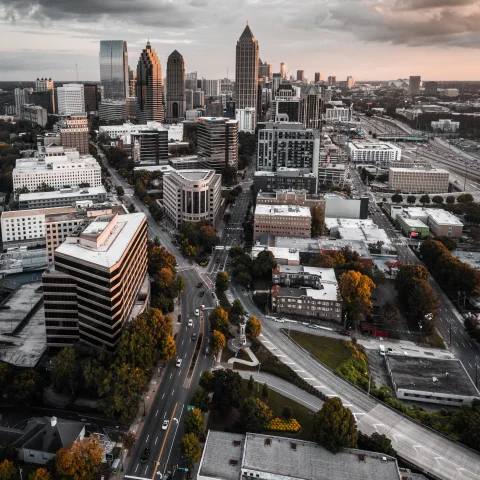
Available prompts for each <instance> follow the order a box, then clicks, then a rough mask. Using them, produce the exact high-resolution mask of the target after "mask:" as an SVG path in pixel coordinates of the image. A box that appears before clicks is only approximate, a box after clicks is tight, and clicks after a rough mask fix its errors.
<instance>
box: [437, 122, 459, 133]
mask: <svg viewBox="0 0 480 480" xmlns="http://www.w3.org/2000/svg"><path fill="white" fill-rule="evenodd" d="M430 125H431V127H432V131H433V132H435V131H441V132H445V133H455V132H458V130H459V129H460V122H454V121H453V120H451V119H446V118H443V119H440V120H438V121H437V122H435V121H432V122H431V123H430Z"/></svg>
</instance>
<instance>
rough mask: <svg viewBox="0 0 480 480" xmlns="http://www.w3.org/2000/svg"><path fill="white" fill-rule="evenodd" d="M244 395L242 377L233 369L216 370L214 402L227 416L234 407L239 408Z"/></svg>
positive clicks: (214, 374)
mask: <svg viewBox="0 0 480 480" xmlns="http://www.w3.org/2000/svg"><path fill="white" fill-rule="evenodd" d="M241 397H242V377H240V374H239V373H238V372H234V371H232V370H216V371H215V372H214V373H213V399H212V401H213V404H214V405H215V407H216V408H218V409H219V410H220V413H221V414H222V415H224V416H227V415H228V414H229V413H230V411H231V409H232V408H238V406H239V399H240V398H241Z"/></svg>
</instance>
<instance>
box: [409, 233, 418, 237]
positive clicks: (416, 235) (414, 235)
mask: <svg viewBox="0 0 480 480" xmlns="http://www.w3.org/2000/svg"><path fill="white" fill-rule="evenodd" d="M410 236H411V237H418V232H410Z"/></svg>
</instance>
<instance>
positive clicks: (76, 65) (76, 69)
mask: <svg viewBox="0 0 480 480" xmlns="http://www.w3.org/2000/svg"><path fill="white" fill-rule="evenodd" d="M75 71H76V72H77V82H78V63H76V64H75Z"/></svg>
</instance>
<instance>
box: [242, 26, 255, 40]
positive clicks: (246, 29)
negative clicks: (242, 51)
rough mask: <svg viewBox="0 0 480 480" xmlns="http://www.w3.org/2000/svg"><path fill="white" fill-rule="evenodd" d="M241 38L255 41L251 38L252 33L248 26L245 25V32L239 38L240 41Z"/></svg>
mask: <svg viewBox="0 0 480 480" xmlns="http://www.w3.org/2000/svg"><path fill="white" fill-rule="evenodd" d="M242 38H250V39H252V40H255V37H254V36H253V33H252V31H251V30H250V26H249V25H248V23H247V26H246V27H245V30H244V31H243V33H242V35H241V36H240V40H241V39H242Z"/></svg>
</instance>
